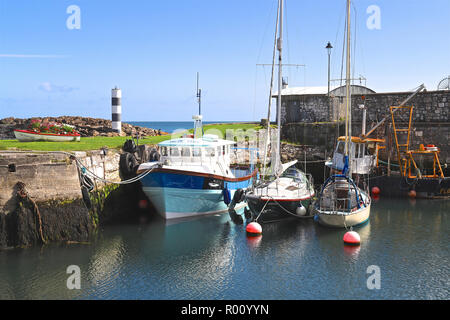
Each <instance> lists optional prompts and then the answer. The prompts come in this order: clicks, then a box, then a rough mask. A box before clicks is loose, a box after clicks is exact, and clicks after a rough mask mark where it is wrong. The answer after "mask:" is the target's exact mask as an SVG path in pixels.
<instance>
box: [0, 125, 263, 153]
mask: <svg viewBox="0 0 450 320" xmlns="http://www.w3.org/2000/svg"><path fill="white" fill-rule="evenodd" d="M260 128H261V127H260V126H259V124H256V123H232V124H230V123H224V124H210V125H205V126H204V131H205V132H207V133H215V134H218V135H219V136H220V135H222V136H223V137H225V134H226V130H238V129H242V130H248V129H260ZM190 132H192V130H190ZM172 137H173V136H172V135H164V136H155V137H147V138H145V139H140V140H139V144H157V143H159V142H161V141H164V140H168V139H171V138H172ZM127 139H129V137H88V138H81V141H79V142H48V141H35V142H19V141H17V140H0V150H14V149H18V150H37V151H86V150H96V149H100V148H103V147H107V148H109V149H120V148H121V147H122V146H123V144H124V142H125V141H126V140H127Z"/></svg>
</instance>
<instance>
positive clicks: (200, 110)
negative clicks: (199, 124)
mask: <svg viewBox="0 0 450 320" xmlns="http://www.w3.org/2000/svg"><path fill="white" fill-rule="evenodd" d="M199 77H200V75H199V73H198V72H197V101H198V114H199V115H201V114H202V89H199V87H198V82H199Z"/></svg>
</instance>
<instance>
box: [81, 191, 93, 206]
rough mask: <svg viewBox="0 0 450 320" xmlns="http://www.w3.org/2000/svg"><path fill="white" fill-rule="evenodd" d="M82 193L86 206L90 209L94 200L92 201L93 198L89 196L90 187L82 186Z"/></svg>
mask: <svg viewBox="0 0 450 320" xmlns="http://www.w3.org/2000/svg"><path fill="white" fill-rule="evenodd" d="M81 194H82V196H83V202H84V204H85V205H86V208H87V209H88V210H91V208H92V201H91V198H90V197H89V191H88V188H87V187H86V186H81Z"/></svg>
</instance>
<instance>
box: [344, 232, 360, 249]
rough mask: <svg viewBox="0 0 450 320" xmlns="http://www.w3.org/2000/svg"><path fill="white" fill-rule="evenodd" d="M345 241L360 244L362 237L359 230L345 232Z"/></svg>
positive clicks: (350, 243)
mask: <svg viewBox="0 0 450 320" xmlns="http://www.w3.org/2000/svg"><path fill="white" fill-rule="evenodd" d="M343 240H344V243H345V244H349V245H353V246H358V245H359V244H360V243H361V238H360V237H359V234H358V232H356V231H348V232H346V233H345V234H344V239H343Z"/></svg>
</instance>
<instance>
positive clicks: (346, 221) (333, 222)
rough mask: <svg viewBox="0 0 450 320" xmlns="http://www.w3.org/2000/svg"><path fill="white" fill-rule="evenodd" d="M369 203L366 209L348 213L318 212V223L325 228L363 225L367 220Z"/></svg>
mask: <svg viewBox="0 0 450 320" xmlns="http://www.w3.org/2000/svg"><path fill="white" fill-rule="evenodd" d="M369 217H370V203H369V204H368V205H367V206H366V207H364V206H363V207H361V208H360V209H358V210H356V211H353V212H350V213H342V212H332V211H320V210H319V211H318V220H319V223H320V224H322V225H324V226H327V227H335V228H346V227H347V228H348V227H354V226H357V225H360V224H363V223H365V222H367V221H368V220H369Z"/></svg>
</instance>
